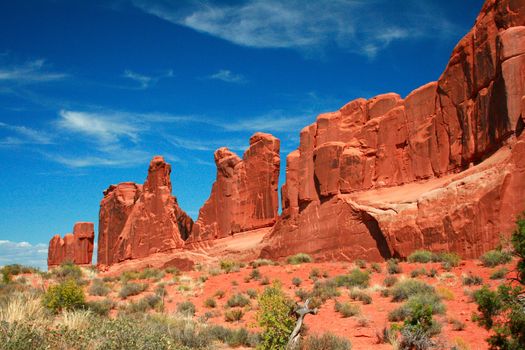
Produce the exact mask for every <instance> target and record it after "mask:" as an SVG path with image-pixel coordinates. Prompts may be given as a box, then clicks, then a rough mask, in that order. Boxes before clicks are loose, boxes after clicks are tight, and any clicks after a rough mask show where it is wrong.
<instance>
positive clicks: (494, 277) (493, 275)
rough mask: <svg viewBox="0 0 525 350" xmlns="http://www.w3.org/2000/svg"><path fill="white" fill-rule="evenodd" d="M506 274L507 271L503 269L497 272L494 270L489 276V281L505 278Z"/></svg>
mask: <svg viewBox="0 0 525 350" xmlns="http://www.w3.org/2000/svg"><path fill="white" fill-rule="evenodd" d="M508 272H509V270H507V269H506V268H504V267H501V268H499V269H497V270H494V271H493V272H492V273H491V274H490V279H491V280H501V279H503V278H505V276H506V275H507V273H508Z"/></svg>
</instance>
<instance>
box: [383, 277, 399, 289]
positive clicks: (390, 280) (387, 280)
mask: <svg viewBox="0 0 525 350" xmlns="http://www.w3.org/2000/svg"><path fill="white" fill-rule="evenodd" d="M397 281H398V278H397V277H396V276H386V277H385V280H384V281H383V284H384V285H385V287H392V286H393V285H394V284H396V283H397Z"/></svg>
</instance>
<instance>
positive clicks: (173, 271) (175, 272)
mask: <svg viewBox="0 0 525 350" xmlns="http://www.w3.org/2000/svg"><path fill="white" fill-rule="evenodd" d="M165 271H166V272H167V273H169V274H172V275H173V276H178V275H180V270H179V269H178V268H176V267H167V268H166V269H165Z"/></svg>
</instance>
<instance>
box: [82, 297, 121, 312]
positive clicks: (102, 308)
mask: <svg viewBox="0 0 525 350" xmlns="http://www.w3.org/2000/svg"><path fill="white" fill-rule="evenodd" d="M86 305H87V308H88V309H89V310H91V312H93V313H94V314H95V315H99V316H107V315H108V314H109V312H110V311H111V309H113V308H114V306H115V303H113V301H112V300H111V299H104V300H100V301H98V300H97V301H88V302H87V304H86Z"/></svg>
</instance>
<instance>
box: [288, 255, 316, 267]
mask: <svg viewBox="0 0 525 350" xmlns="http://www.w3.org/2000/svg"><path fill="white" fill-rule="evenodd" d="M313 261H314V259H312V257H311V256H310V255H308V254H305V253H299V254H295V255H292V256H289V257H288V258H286V262H287V263H288V264H292V265H298V264H302V263H311V262H313Z"/></svg>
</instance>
